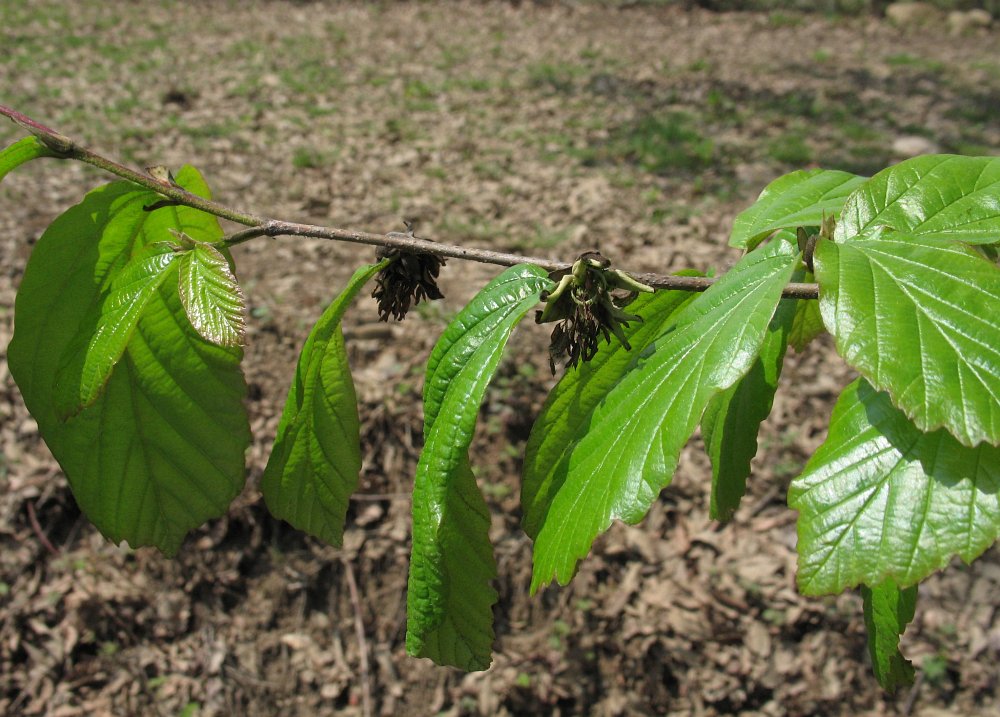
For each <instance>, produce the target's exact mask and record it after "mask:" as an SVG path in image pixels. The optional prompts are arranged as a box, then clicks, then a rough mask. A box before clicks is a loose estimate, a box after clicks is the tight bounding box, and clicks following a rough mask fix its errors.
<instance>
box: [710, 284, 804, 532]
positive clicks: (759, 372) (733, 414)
mask: <svg viewBox="0 0 1000 717" xmlns="http://www.w3.org/2000/svg"><path fill="white" fill-rule="evenodd" d="M800 303H804V302H802V301H796V300H794V299H782V300H781V302H780V303H779V305H778V309H777V311H776V312H775V314H774V317H773V318H772V319H771V323H770V325H769V326H768V327H767V333H766V334H765V336H764V343H763V344H761V347H760V354H759V355H758V356H757V360H756V361H754V362H753V365H752V366H751V367H750V370H749V371H748V372H747V374H746V375H745V376H743V377H742V378H741V379H740V380H739V381H737V382H736V383H734V384H733V385H732V386H730V387H729V388H727V389H726V390H724V391H722V392H720V393H717V394H716V395H715V396H714V397H713V398H712V400H711V401H709V403H708V406H707V407H706V409H705V413H704V414H703V415H702V417H701V434H702V438H703V439H704V442H705V449H706V450H707V451H708V455H709V458H711V460H712V491H711V496H710V499H709V516H710V517H711V518H712V519H713V520H729V519H730V518H732V517H733V513H735V512H736V509H737V508H739V506H740V501H741V500H742V499H743V495H744V494H745V493H746V482H747V478H749V476H750V461H751V460H752V459H753V457H754V456H755V455H757V433H758V431H759V430H760V424H761V423H763V421H764V419H766V418H767V416H768V414H769V413H771V406H772V405H773V403H774V392H775V391H776V390H777V389H778V378H779V377H780V376H781V367H782V364H783V363H784V359H785V350H786V349H787V348H788V334H789V331H790V330H791V326H792V320H793V318H794V317H795V316H796V309H797V306H796V305H797V304H800ZM813 303H815V302H813Z"/></svg>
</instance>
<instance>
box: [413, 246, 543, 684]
mask: <svg viewBox="0 0 1000 717" xmlns="http://www.w3.org/2000/svg"><path fill="white" fill-rule="evenodd" d="M553 286H554V285H553V283H552V282H551V281H550V280H549V279H548V277H547V275H546V273H545V271H543V270H542V269H539V268H538V267H534V266H524V265H522V266H515V267H512V268H510V269H508V270H507V271H505V272H504V273H503V274H501V275H500V276H499V277H497V278H496V279H494V280H493V281H492V282H490V283H489V284H488V285H487V286H486V287H485V288H484V289H483V290H482V291H481V292H480V293H479V294H478V295H477V296H476V297H475V298H474V299H473V300H472V301H471V302H470V303H469V304H468V306H466V307H465V308H464V309H463V310H462V311H461V312H460V313H459V315H458V316H457V317H455V319H454V320H453V321H452V323H451V324H450V325H449V326H448V328H447V329H446V330H445V332H444V334H443V335H442V337H441V339H440V340H439V341H438V343H437V345H436V346H435V347H434V351H433V352H432V354H431V356H430V359H429V360H428V362H427V374H426V378H425V382H424V437H425V443H424V449H423V452H422V453H421V455H420V461H419V464H418V466H417V475H416V478H415V480H414V486H413V552H412V558H411V562H410V579H409V586H408V592H407V631H406V649H407V652H409V653H410V654H411V655H415V656H419V657H429V658H431V659H432V660H434V661H435V662H437V663H439V664H447V665H453V666H455V667H461V668H463V669H466V670H483V669H486V668H487V667H489V664H490V659H491V658H490V651H491V647H492V643H493V614H492V605H493V603H494V602H496V598H497V593H496V591H495V590H494V589H493V587H492V585H490V581H491V580H492V579H493V578H494V577H495V576H496V563H495V560H494V558H493V551H492V548H491V546H490V541H489V526H490V516H489V511H488V509H487V506H486V502H485V500H484V499H483V496H482V494H481V493H480V492H479V488H478V486H477V485H476V480H475V476H474V475H473V473H472V468H471V465H470V463H469V453H468V450H469V444H470V442H471V441H472V434H473V431H474V430H475V425H476V417H477V415H478V413H479V405H480V403H481V402H482V399H483V396H484V394H485V391H486V387H487V385H488V384H489V381H490V379H491V378H492V376H493V373H494V372H495V371H496V368H497V365H498V364H499V363H500V357H501V355H502V353H503V349H504V346H505V345H506V343H507V339H508V337H509V336H510V333H511V331H512V330H513V328H514V326H515V325H516V324H517V323H518V321H520V320H521V318H522V317H523V316H524V314H525V313H526V312H527V311H528V310H529V309H531V308H532V307H533V306H535V305H536V304H537V303H538V301H539V297H540V294H541V292H542V291H543V290H546V289H552V288H553Z"/></svg>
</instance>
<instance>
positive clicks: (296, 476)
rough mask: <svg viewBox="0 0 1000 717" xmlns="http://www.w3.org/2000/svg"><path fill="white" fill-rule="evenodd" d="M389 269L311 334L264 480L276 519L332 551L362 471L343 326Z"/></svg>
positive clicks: (352, 288)
mask: <svg viewBox="0 0 1000 717" xmlns="http://www.w3.org/2000/svg"><path fill="white" fill-rule="evenodd" d="M387 263H388V260H386V261H382V262H380V263H378V264H374V265H371V266H363V267H361V268H360V269H358V270H357V271H355V272H354V276H352V277H351V279H350V281H348V282H347V286H346V287H344V290H343V291H342V292H341V293H340V295H339V296H337V298H335V299H334V300H333V302H332V303H331V304H330V305H329V306H328V307H327V308H326V310H325V311H324V312H323V315H322V316H320V318H319V321H317V322H316V325H315V326H313V328H312V331H310V332H309V337H308V338H307V339H306V343H305V345H304V346H303V347H302V352H301V353H300V354H299V361H298V364H297V366H296V368H295V377H294V378H293V379H292V385H291V386H290V387H289V389H288V398H287V399H286V401H285V409H284V411H283V412H282V414H281V421H280V422H279V423H278V431H277V435H276V436H275V439H274V448H273V449H272V450H271V457H270V458H269V459H268V461H267V466H266V467H265V469H264V475H263V476H262V477H261V479H260V490H261V493H262V494H263V495H264V501H265V502H266V503H267V507H268V510H270V511H271V513H272V514H273V515H274V516H275V517H276V518H281V519H282V520H287V521H288V522H289V523H291V524H292V525H293V526H295V527H296V528H298V529H299V530H304V531H306V532H307V533H309V534H310V535H314V536H316V537H317V538H319V539H320V540H324V541H326V542H327V543H330V544H331V545H337V546H339V545H341V544H342V542H343V537H344V520H345V518H346V517H347V506H348V500H349V498H350V495H351V493H353V492H354V490H355V488H357V485H358V474H359V472H360V471H361V445H360V442H361V437H360V420H359V418H358V400H357V394H356V393H355V391H354V381H353V380H352V378H351V368H350V365H349V364H348V362H347V351H346V349H345V347H344V336H343V333H342V332H341V328H340V322H341V319H342V318H343V316H344V312H345V311H347V308H348V306H350V304H351V302H352V301H353V300H354V298H355V297H356V296H357V294H358V292H359V291H360V290H361V288H362V287H363V286H364V285H365V284H366V283H367V282H368V281H369V280H370V279H371V278H372V277H373V276H375V274H377V273H378V272H379V270H381V269H382V267H384V266H385V265H386V264H387Z"/></svg>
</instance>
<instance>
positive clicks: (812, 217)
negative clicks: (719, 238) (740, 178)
mask: <svg viewBox="0 0 1000 717" xmlns="http://www.w3.org/2000/svg"><path fill="white" fill-rule="evenodd" d="M866 179H867V178H866V177H859V176H857V175H855V174H850V173H849V172H841V171H839V170H833V169H809V170H799V171H797V172H792V173H791V174H786V175H784V176H783V177H778V179H775V180H774V181H773V182H771V183H770V184H768V185H767V186H766V187H765V188H764V191H763V192H761V194H760V196H759V197H758V198H757V201H756V202H754V203H753V204H752V205H750V206H749V207H748V208H746V209H744V210H743V211H742V212H740V214H739V215H737V217H736V219H735V220H734V221H733V231H732V233H731V234H730V236H729V245H730V246H734V247H739V248H741V249H752V248H754V247H755V246H757V244H759V243H760V241H761V240H762V239H764V238H766V237H767V236H768V235H769V234H771V233H772V232H774V231H776V230H778V229H794V228H795V227H810V226H812V227H818V226H820V225H821V224H822V222H823V218H824V216H827V217H829V216H837V215H838V214H839V213H840V210H841V209H842V208H843V206H844V202H845V201H847V197H848V196H849V195H850V194H851V192H853V191H854V190H855V189H857V188H858V187H859V186H861V185H862V184H863V183H864V182H865V181H866Z"/></svg>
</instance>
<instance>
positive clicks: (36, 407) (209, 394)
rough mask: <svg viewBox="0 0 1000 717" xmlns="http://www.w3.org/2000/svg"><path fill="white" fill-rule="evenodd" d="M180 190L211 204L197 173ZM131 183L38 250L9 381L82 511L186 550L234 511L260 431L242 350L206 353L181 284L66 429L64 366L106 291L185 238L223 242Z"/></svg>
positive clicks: (154, 302)
mask: <svg viewBox="0 0 1000 717" xmlns="http://www.w3.org/2000/svg"><path fill="white" fill-rule="evenodd" d="M177 181H178V183H180V184H181V186H183V187H185V188H187V189H188V190H189V191H192V192H194V193H196V194H199V195H202V196H207V194H208V188H207V187H206V186H205V184H204V182H203V181H202V179H201V177H200V176H199V175H198V173H197V172H196V171H195V170H194V169H192V168H189V167H186V168H184V169H183V170H182V171H181V172H179V173H178V175H177ZM159 199H160V196H159V195H158V194H156V193H154V192H150V191H148V190H144V189H141V188H137V187H136V186H135V185H133V184H131V183H128V182H115V183H112V184H109V185H105V186H103V187H100V188H98V189H96V190H94V191H93V192H91V193H90V194H88V195H87V197H86V198H85V199H84V201H83V202H82V203H81V204H78V205H77V206H75V207H73V208H71V209H69V210H68V211H67V212H65V213H64V214H63V215H62V216H60V217H59V218H57V219H56V220H55V221H54V222H53V223H52V225H51V226H50V227H49V228H48V229H47V230H46V231H45V233H44V235H43V236H42V237H41V239H40V240H39V241H38V244H37V245H36V247H35V249H34V251H33V252H32V255H31V258H30V260H29V261H28V265H27V268H26V269H25V274H24V278H23V280H22V282H21V287H20V290H19V291H18V295H17V300H16V303H15V331H14V337H13V339H12V341H11V343H10V347H9V349H8V357H9V361H10V370H11V373H12V374H13V376H14V379H15V380H16V381H17V384H18V387H19V388H20V389H21V393H22V394H23V396H24V400H25V403H26V404H27V406H28V410H29V411H30V412H31V414H32V415H33V416H34V418H35V420H36V421H37V422H38V426H39V430H40V432H41V434H42V437H43V438H44V439H45V442H46V443H47V444H48V446H49V448H50V450H51V451H52V454H53V455H54V456H55V457H56V459H57V460H58V461H59V463H60V465H61V466H62V468H63V470H64V471H65V472H66V476H67V478H68V479H69V483H70V487H71V488H72V489H73V493H74V495H75V496H76V499H77V501H78V502H79V504H80V507H81V508H82V509H83V511H84V512H85V513H86V514H87V516H88V517H89V518H90V519H91V520H92V521H93V522H94V523H95V524H96V525H97V527H98V528H99V529H100V530H101V532H103V533H104V534H105V535H106V536H108V537H109V538H111V539H112V540H114V541H116V542H118V541H122V540H127V541H128V542H129V543H131V544H132V545H133V546H139V545H155V546H157V547H158V548H160V550H162V551H163V552H165V553H167V554H172V553H174V552H176V550H177V548H178V547H179V546H180V544H181V542H182V540H183V538H184V535H185V534H186V533H187V531H188V530H190V529H192V528H194V527H196V526H197V525H200V524H201V523H202V522H204V521H205V520H207V519H209V518H212V517H215V516H218V515H221V514H222V513H224V512H225V510H226V508H227V507H228V505H229V503H230V501H231V500H232V499H233V498H234V497H235V496H236V495H237V494H238V493H239V491H240V489H241V488H242V486H243V482H244V451H245V450H246V447H247V445H248V444H249V441H250V428H249V423H248V420H247V414H246V409H245V407H244V405H243V400H244V398H245V397H246V382H245V381H244V380H243V375H242V373H241V371H240V366H239V364H240V359H241V357H242V352H241V351H240V350H239V349H237V348H222V347H218V346H214V345H213V344H210V343H208V342H206V341H204V340H203V339H202V338H201V337H200V336H198V334H197V333H195V331H194V330H193V329H192V328H191V326H190V324H189V323H188V321H187V319H186V318H185V314H184V308H183V307H182V306H181V303H180V299H179V298H178V296H177V289H176V287H175V286H173V285H171V284H164V285H162V286H161V287H160V288H159V290H158V291H157V292H156V294H155V295H154V296H152V297H151V298H150V299H149V301H148V302H147V304H146V308H145V310H144V312H143V315H142V317H141V318H140V319H139V323H138V325H137V326H136V328H135V330H134V331H133V334H132V337H131V339H130V340H129V341H128V344H127V346H126V349H125V353H124V354H123V355H122V358H121V360H120V361H119V363H118V366H117V367H116V368H115V370H114V372H113V373H112V374H111V377H110V379H108V382H107V385H106V387H105V390H104V392H103V394H101V395H100V396H99V397H98V398H97V400H96V401H94V403H93V404H92V405H91V406H89V407H88V408H85V409H84V410H82V411H80V413H79V414H77V415H76V416H74V417H73V418H70V419H69V420H66V421H62V420H60V418H59V416H58V415H57V410H56V400H55V396H56V391H57V386H56V378H57V373H58V370H59V367H60V357H61V356H63V355H64V353H65V351H66V349H67V347H68V346H69V344H70V342H71V341H72V340H73V338H74V337H75V336H76V335H77V333H78V331H79V329H80V327H81V325H82V324H84V323H85V322H86V321H88V320H89V318H90V317H92V316H93V315H94V314H93V313H92V312H93V307H94V305H95V304H98V302H101V301H102V299H103V296H104V293H105V292H106V290H107V289H108V288H109V287H110V286H111V285H112V284H113V283H114V279H115V277H116V276H117V275H118V273H119V272H120V271H121V270H122V269H123V268H124V267H126V266H127V265H128V263H129V261H130V260H131V259H132V258H133V257H135V256H137V255H138V254H139V253H140V252H142V251H143V248H144V247H146V246H147V245H149V244H152V243H155V242H159V241H167V240H169V239H170V234H169V230H170V229H174V230H180V231H183V232H186V233H187V234H189V235H190V236H192V237H194V238H195V239H197V240H199V241H208V242H211V241H217V240H218V239H219V238H221V235H222V231H221V229H220V228H219V225H218V222H217V221H216V219H215V218H214V217H211V216H209V215H207V214H205V213H203V212H199V211H195V210H193V209H188V208H185V207H164V208H160V209H157V210H155V211H152V212H148V211H145V207H146V206H148V205H150V204H153V203H155V202H157V201H158V200H159Z"/></svg>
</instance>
